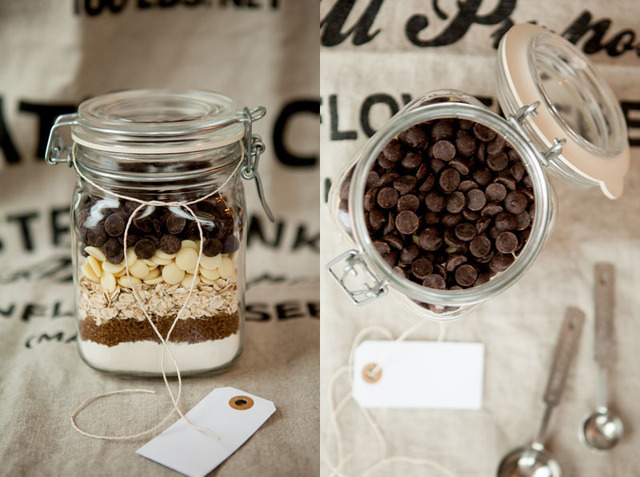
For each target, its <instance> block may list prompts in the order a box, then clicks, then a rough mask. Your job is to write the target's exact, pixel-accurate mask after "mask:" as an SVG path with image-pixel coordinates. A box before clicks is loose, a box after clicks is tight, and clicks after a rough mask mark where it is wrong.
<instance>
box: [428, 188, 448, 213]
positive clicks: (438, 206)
mask: <svg viewBox="0 0 640 477" xmlns="http://www.w3.org/2000/svg"><path fill="white" fill-rule="evenodd" d="M424 202H425V204H426V206H427V209H428V210H430V211H431V212H441V211H442V210H443V209H444V208H445V206H446V200H445V198H444V197H443V196H441V195H440V194H439V193H437V192H429V193H428V194H427V196H426V197H425V199H424Z"/></svg>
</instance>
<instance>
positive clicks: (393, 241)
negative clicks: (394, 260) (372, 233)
mask: <svg viewBox="0 0 640 477" xmlns="http://www.w3.org/2000/svg"><path fill="white" fill-rule="evenodd" d="M382 238H383V240H384V241H385V242H387V243H388V244H389V246H390V247H391V248H394V249H396V250H402V247H403V246H404V242H403V241H402V239H401V238H400V237H398V236H397V235H385V236H384V237H382Z"/></svg>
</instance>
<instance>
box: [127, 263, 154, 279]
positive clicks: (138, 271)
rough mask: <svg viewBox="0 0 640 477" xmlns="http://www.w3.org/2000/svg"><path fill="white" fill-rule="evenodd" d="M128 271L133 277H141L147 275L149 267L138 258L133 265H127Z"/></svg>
mask: <svg viewBox="0 0 640 477" xmlns="http://www.w3.org/2000/svg"><path fill="white" fill-rule="evenodd" d="M129 273H130V274H131V275H133V276H134V277H137V278H140V279H143V278H145V277H146V276H147V275H149V267H147V266H146V265H145V264H144V262H143V261H142V260H138V261H137V262H136V263H134V264H133V266H131V267H129Z"/></svg>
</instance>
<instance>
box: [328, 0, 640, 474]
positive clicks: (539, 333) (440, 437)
mask: <svg viewBox="0 0 640 477" xmlns="http://www.w3.org/2000/svg"><path fill="white" fill-rule="evenodd" d="M345 3H348V2H338V1H332V2H327V3H325V2H323V3H322V5H321V17H322V18H324V19H325V24H324V28H323V30H322V33H323V35H322V38H323V40H324V46H323V47H322V49H321V96H322V101H323V102H322V109H321V115H322V126H321V149H322V156H323V161H322V168H321V175H322V178H323V180H325V179H328V178H330V179H335V178H336V176H337V174H338V172H339V170H340V169H341V168H342V167H343V166H344V164H346V162H347V161H348V160H349V159H350V158H351V156H352V155H353V154H354V153H355V152H356V151H357V150H358V149H359V148H360V147H361V146H362V145H363V144H364V142H365V141H366V140H367V131H369V132H371V131H372V130H377V129H378V128H380V126H381V125H382V124H384V123H385V121H387V120H388V119H389V117H390V116H391V113H392V112H394V111H395V110H397V107H401V106H402V105H403V104H404V103H405V102H407V101H408V100H409V99H410V98H415V97H417V96H419V95H420V94H422V93H424V92H427V91H429V90H433V89H437V88H455V89H460V90H463V91H465V92H467V93H469V94H472V95H475V96H479V97H483V98H485V99H491V100H492V102H493V106H492V108H493V109H494V110H495V105H496V82H495V68H494V62H495V56H496V50H495V49H494V47H493V43H494V41H495V40H496V38H499V37H500V33H499V32H501V31H502V32H503V31H504V28H505V27H508V26H509V24H510V22H513V23H517V22H523V21H535V22H537V23H538V24H542V25H545V26H547V27H549V28H551V29H553V30H555V31H557V32H560V33H563V32H569V33H567V35H568V36H571V35H573V37H574V39H575V40H577V43H578V45H579V47H580V48H581V49H582V50H583V51H586V52H588V53H589V54H590V58H591V59H592V61H593V62H594V63H595V64H596V65H597V66H598V68H599V70H600V71H601V72H602V74H603V75H604V76H605V78H606V79H607V80H608V81H609V82H610V84H611V86H612V88H613V91H614V93H615V94H616V96H617V97H618V98H619V99H620V100H621V101H625V102H626V106H627V107H628V106H629V105H630V104H635V106H633V107H634V108H636V109H637V108H638V102H639V101H640V89H638V84H640V64H639V63H638V56H637V54H636V52H635V51H633V50H624V48H623V46H622V43H624V42H622V41H621V43H620V45H618V46H619V48H620V49H619V50H616V49H615V48H614V46H613V45H614V44H615V41H614V38H616V35H621V36H625V35H628V38H631V37H632V36H631V35H632V34H631V33H624V31H633V32H634V33H633V35H635V36H636V37H637V36H638V23H637V21H636V18H637V16H638V14H639V13H640V9H639V8H638V4H637V3H635V2H631V1H620V2H615V4H611V3H603V2H596V1H588V2H562V3H561V4H559V3H558V2H553V1H542V2H524V1H519V2H507V1H502V2H460V3H455V2H420V1H407V2H355V3H356V5H355V6H354V8H353V11H351V13H350V15H349V16H348V17H347V18H346V20H345V22H344V25H342V28H341V29H339V30H338V31H339V32H342V36H341V35H340V34H338V33H336V28H335V25H336V24H338V25H339V24H340V19H344V16H345V12H346V13H349V11H348V9H346V10H345V8H342V9H340V8H339V7H340V6H342V7H344V4H345ZM480 3H482V4H481V5H479V4H480ZM462 5H466V7H467V12H466V14H460V15H458V9H459V8H462ZM474 5H475V6H478V5H479V9H478V10H477V12H476V11H474ZM367 6H368V7H369V8H368V9H367V8H366V7H367ZM376 6H379V7H380V8H379V10H378V9H376ZM437 9H439V11H437ZM474 15H475V17H480V19H478V18H476V21H473V18H474ZM445 17H446V19H445ZM329 19H330V20H329ZM483 22H484V24H483ZM609 23H610V24H609ZM427 24H428V26H427ZM332 25H333V28H331V26H332ZM356 25H357V26H356ZM351 28H354V29H353V31H352V34H351V35H349V36H348V35H347V33H348V32H349V31H351V30H350V29H351ZM416 31H417V33H415V32H416ZM411 32H414V33H411ZM571 32H573V33H571ZM576 32H578V33H576ZM598 32H601V36H600V33H598ZM345 37H346V38H345ZM625 37H626V36H625ZM341 40H342V41H341ZM445 40H446V41H445ZM454 40H455V41H454ZM427 41H432V42H436V41H439V42H440V43H446V44H445V45H442V46H428V45H425V44H424V43H422V44H420V45H418V43H420V42H427ZM634 41H635V40H634ZM607 43H609V48H608V49H607V48H606V44H607ZM601 44H602V45H603V47H602V48H600V49H599V50H598V48H597V47H598V45H601ZM632 114H635V113H632ZM634 117H635V116H634ZM635 125H636V128H632V129H630V136H631V137H632V138H635V147H634V148H632V157H631V168H630V170H629V173H628V176H627V178H626V184H625V193H624V195H623V197H622V198H620V199H619V200H617V201H610V200H608V199H606V198H605V197H604V196H603V194H602V193H601V192H600V190H599V189H597V188H592V189H577V188H575V187H572V186H570V185H567V184H565V183H563V182H560V181H558V180H555V179H554V180H553V181H552V182H553V187H554V190H555V191H556V193H557V197H558V209H557V212H558V213H557V224H556V227H555V230H554V231H553V233H552V235H551V236H550V237H549V240H548V242H547V243H546V245H545V246H544V248H543V250H542V252H541V254H540V255H539V258H538V259H537V261H536V262H535V263H534V265H533V266H532V267H531V269H530V270H529V271H528V273H527V274H526V275H525V276H524V277H523V278H522V279H521V280H520V281H519V282H518V283H517V284H516V285H514V286H513V287H511V288H510V289H508V290H507V291H506V292H504V293H503V294H501V295H500V296H498V297H496V298H495V299H493V300H491V301H490V302H488V303H486V304H484V305H483V306H481V307H480V308H478V309H477V310H476V311H473V312H472V313H471V314H469V315H467V316H466V317H464V318H463V319H461V320H459V321H457V322H453V323H451V324H449V325H447V327H446V338H447V339H448V340H450V341H473V342H482V343H484V344H485V347H486V354H485V359H486V362H485V371H484V373H485V374H484V395H483V399H484V401H483V407H482V410H480V411H451V410H447V411H443V410H398V409H388V410H373V411H372V416H373V419H374V420H375V422H376V423H377V424H378V425H379V426H380V428H381V430H382V432H383V433H384V436H385V437H386V439H387V442H388V445H389V456H394V455H395V456H408V457H412V458H423V459H431V460H433V461H435V462H437V463H439V464H441V465H442V466H444V467H445V468H447V469H449V470H450V471H451V472H452V473H453V474H454V475H457V476H469V477H471V476H473V477H475V476H489V475H495V471H496V469H497V465H498V463H499V461H500V459H501V457H502V456H503V455H504V454H506V453H507V452H508V451H509V450H511V449H512V448H514V447H516V446H518V445H521V444H525V443H526V442H527V441H529V440H530V439H532V438H533V436H534V434H535V432H536V431H537V428H538V426H539V423H540V420H541V419H542V412H543V403H542V393H543V392H544V386H545V385H546V379H547V377H548V371H549V367H550V363H551V358H552V355H553V349H554V346H555V343H556V339H557V335H558V331H559V329H560V323H561V320H562V318H563V316H564V312H565V309H566V308H567V307H568V306H570V305H575V306H579V307H581V308H582V309H584V310H585V312H586V313H587V321H586V323H585V328H584V332H583V336H582V341H581V345H580V349H579V353H578V356H577V359H576V361H575V363H574V367H573V369H572V371H571V373H570V376H569V379H568V383H567V388H566V390H565V394H564V396H563V400H562V402H561V404H560V406H559V407H558V408H557V409H556V412H555V414H554V416H553V418H552V422H551V427H550V432H549V439H548V446H549V448H550V449H551V450H552V452H553V454H554V455H556V456H557V457H558V459H559V460H560V462H561V464H562V467H563V469H564V471H565V475H569V476H579V477H600V476H607V477H626V476H632V475H638V474H639V473H640V455H639V454H638V448H640V437H639V436H638V433H637V427H638V423H639V422H640V408H639V406H638V396H640V364H639V363H640V359H639V357H640V354H639V353H638V346H637V342H638V340H640V327H639V326H638V323H637V310H638V309H640V297H639V295H638V293H637V289H638V283H640V222H639V221H638V220H637V218H638V217H639V216H640V166H639V165H638V164H639V159H640V154H639V152H638V147H637V146H638V145H639V144H640V143H639V142H638V139H637V138H638V130H637V120H636V123H635ZM321 227H322V231H323V247H322V254H321V261H322V263H323V264H325V263H327V262H328V261H329V260H330V259H332V258H334V257H336V256H337V255H339V254H340V253H342V252H343V251H345V250H347V249H348V248H351V245H350V244H349V243H347V242H346V241H344V240H341V238H340V237H339V236H338V233H337V232H336V231H335V230H336V229H335V227H334V226H333V223H332V221H331V217H330V216H329V212H328V209H327V206H326V204H323V207H322V211H321ZM600 261H608V262H612V263H614V264H615V266H616V271H617V288H616V300H617V308H616V320H617V321H616V338H617V341H618V352H619V359H618V361H617V363H616V365H615V369H614V371H613V376H612V378H611V383H610V384H611V391H610V392H611V402H612V403H613V405H614V406H615V409H616V410H617V411H618V412H619V413H620V415H621V416H622V419H623V420H624V422H625V426H626V429H627V435H626V436H625V438H624V440H623V441H622V442H621V443H620V444H619V446H618V447H617V448H615V449H614V450H613V451H611V452H608V453H605V454H601V455H596V454H594V453H592V452H590V451H589V450H588V449H587V448H586V447H585V446H584V445H583V444H582V443H580V441H579V440H578V427H579V425H580V423H581V422H582V419H583V418H584V417H585V416H586V414H587V413H589V412H590V411H592V410H593V409H594V408H595V404H596V403H595V401H596V393H597V367H596V364H595V362H594V360H593V334H594V333H593V297H592V290H593V284H594V275H593V267H594V264H595V263H596V262H600ZM321 302H322V303H323V315H322V322H321V337H322V339H321V356H322V364H323V366H322V371H321V388H322V401H321V415H322V419H321V423H322V425H321V428H322V436H323V439H324V438H327V436H328V435H329V433H330V420H329V407H328V399H327V392H328V384H329V378H330V376H331V375H332V374H333V373H334V371H335V370H336V369H338V367H340V366H342V365H344V364H346V362H347V358H348V354H349V350H350V348H351V345H352V342H353V340H354V338H355V336H356V335H357V333H358V332H359V330H361V329H363V328H364V327H366V326H370V325H379V326H383V327H386V328H388V329H389V330H391V332H392V333H393V334H394V336H399V335H400V334H401V333H402V332H403V331H404V330H405V329H407V328H408V327H410V326H411V325H413V324H414V323H415V322H416V321H417V320H419V319H420V318H418V317H416V316H412V315H410V314H407V313H406V312H404V309H403V308H399V307H398V305H397V303H396V302H395V301H394V299H393V297H390V296H387V297H385V298H383V299H380V300H378V301H376V302H374V303H373V304H369V305H366V306H363V307H360V308H356V307H354V306H353V305H352V304H351V303H350V302H349V300H348V299H347V297H346V296H344V295H343V294H342V293H341V292H340V291H339V290H338V288H337V286H336V285H335V283H333V282H332V281H330V279H329V278H328V275H327V274H326V273H323V274H322V275H321ZM437 334H438V326H437V325H436V324H435V323H427V324H426V325H425V326H424V327H423V328H422V329H421V330H420V331H418V332H417V333H416V334H414V335H413V336H412V337H411V338H410V339H426V340H433V339H436V337H437ZM374 337H375V338H380V336H379V335H374ZM347 391H348V386H347V384H346V383H345V382H343V381H338V385H337V386H336V388H335V394H334V395H335V396H336V399H340V398H341V397H342V396H343V395H344V394H345V393H346V392H347ZM339 425H340V428H341V429H342V432H343V435H344V440H345V444H344V445H345V448H344V449H345V455H346V454H348V453H349V452H350V451H352V450H354V449H355V448H356V447H360V448H361V450H360V452H359V454H357V455H356V456H354V457H353V458H352V460H351V461H350V465H347V467H346V469H344V470H346V471H347V473H350V472H351V473H352V474H350V475H353V474H357V472H358V470H362V469H365V468H367V466H370V465H373V464H374V463H375V462H376V459H377V457H378V455H379V449H378V446H377V444H376V440H375V436H374V435H373V434H372V432H371V431H370V430H369V426H368V425H367V423H366V422H365V420H364V419H363V417H362V415H361V414H360V413H359V412H358V410H357V408H356V407H355V406H354V405H353V404H351V405H350V406H348V407H347V408H346V410H345V411H344V413H343V415H342V417H341V419H340V422H339ZM332 442H333V441H332ZM324 450H325V451H328V452H329V453H330V454H331V455H332V456H333V457H335V448H334V446H333V444H332V445H331V446H329V447H327V448H325V449H324ZM329 473H330V472H329V466H328V465H327V464H326V463H323V465H322V471H321V475H329ZM374 475H384V476H395V475H397V476H400V475H424V476H437V475H444V473H442V472H440V471H438V470H435V469H434V468H428V467H420V466H412V465H409V464H391V465H388V466H386V467H384V468H382V469H381V470H380V471H379V472H377V473H376V474H374Z"/></svg>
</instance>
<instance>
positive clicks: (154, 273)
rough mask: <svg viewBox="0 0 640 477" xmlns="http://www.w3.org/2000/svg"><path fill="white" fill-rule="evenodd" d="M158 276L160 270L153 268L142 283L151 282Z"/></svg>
mask: <svg viewBox="0 0 640 477" xmlns="http://www.w3.org/2000/svg"><path fill="white" fill-rule="evenodd" d="M159 276H160V269H159V268H154V269H153V270H149V274H148V275H147V276H146V277H144V281H145V282H146V281H147V280H153V279H154V278H158V277H159Z"/></svg>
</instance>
